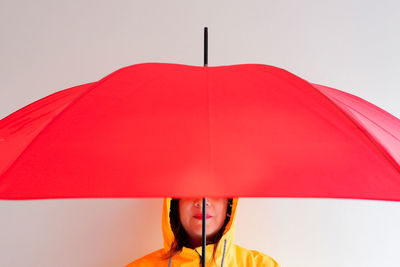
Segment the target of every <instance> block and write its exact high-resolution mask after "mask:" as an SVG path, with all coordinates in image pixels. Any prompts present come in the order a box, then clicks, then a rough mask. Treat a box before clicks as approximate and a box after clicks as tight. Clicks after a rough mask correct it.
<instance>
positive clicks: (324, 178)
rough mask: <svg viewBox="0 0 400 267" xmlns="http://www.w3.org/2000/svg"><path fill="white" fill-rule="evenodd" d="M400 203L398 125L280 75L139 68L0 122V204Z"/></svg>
mask: <svg viewBox="0 0 400 267" xmlns="http://www.w3.org/2000/svg"><path fill="white" fill-rule="evenodd" d="M164 196H170V197H327V198H361V199H380V200H400V120H399V119H397V118H395V117H394V116H392V115H390V114H389V113H387V112H385V111H384V110H382V109H380V108H378V107H376V106H374V105H373V104H371V103H369V102H367V101H365V100H362V99H361V98H359V97H356V96H354V95H351V94H348V93H345V92H342V91H339V90H336V89H333V88H329V87H325V86H321V85H316V84H312V83H309V82H307V81H305V80H303V79H301V78H299V77H297V76H296V75H293V74H291V73H289V72H287V71H285V70H283V69H280V68H276V67H272V66H267V65H261V64H243V65H231V66H218V67H198V66H188V65H180V64H169V63H144V64H137V65H133V66H129V67H125V68H122V69H120V70H117V71H115V72H114V73H112V74H110V75H108V76H106V77H105V78H103V79H102V80H100V81H98V82H94V83H90V84H85V85H81V86H77V87H73V88H70V89H66V90H63V91H59V92H57V93H55V94H52V95H50V96H47V97H45V98H43V99H41V100H38V101H36V102H34V103H32V104H30V105H28V106H26V107H24V108H22V109H20V110H18V111H16V112H14V113H13V114H11V115H9V116H8V117H6V118H4V119H3V120H1V121H0V198H1V199H38V198H40V199H43V198H82V197H164Z"/></svg>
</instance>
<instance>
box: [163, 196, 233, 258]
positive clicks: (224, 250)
mask: <svg viewBox="0 0 400 267" xmlns="http://www.w3.org/2000/svg"><path fill="white" fill-rule="evenodd" d="M237 204H238V198H233V201H232V211H231V216H230V219H229V222H228V223H227V225H226V226H225V230H224V232H223V235H222V237H221V239H220V241H219V243H218V247H217V250H216V253H215V260H216V262H217V263H218V262H222V261H227V260H228V258H229V257H230V255H229V254H230V253H229V251H230V248H231V247H232V246H233V239H234V233H235V218H236V209H237ZM170 208H171V198H164V203H163V212H162V233H163V238H164V251H165V253H167V252H168V251H169V250H170V248H171V245H172V243H173V241H174V233H173V231H172V228H171V224H170V216H169V214H170ZM213 250H214V244H209V245H207V246H206V263H207V264H212V263H211V260H212V253H213ZM201 254H202V247H201V246H199V247H196V248H195V249H191V248H187V247H183V249H182V252H181V253H179V254H178V255H176V256H174V257H173V258H172V261H174V258H175V257H180V258H186V259H187V261H188V262H190V261H192V260H193V258H196V259H199V256H201ZM180 260H182V259H180ZM207 266H212V265H207Z"/></svg>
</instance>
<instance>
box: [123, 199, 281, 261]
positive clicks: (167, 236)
mask: <svg viewBox="0 0 400 267" xmlns="http://www.w3.org/2000/svg"><path fill="white" fill-rule="evenodd" d="M170 203H171V198H165V199H164V204H163V213H162V233H163V237H164V248H162V249H159V250H157V251H154V252H153V253H150V254H148V255H146V256H144V257H142V258H139V259H137V260H135V261H134V262H132V263H130V264H128V265H127V266H126V267H137V266H140V267H142V266H149V267H150V266H171V267H178V266H181V267H189V266H196V267H198V266H199V265H200V256H201V253H202V248H201V246H200V247H197V248H195V249H191V248H187V247H183V249H182V251H181V252H180V253H178V254H176V255H175V256H173V257H172V258H170V259H161V257H162V256H163V255H164V254H165V253H166V252H168V251H169V249H170V246H171V244H172V242H173V240H174V233H173V232H172V229H171V225H170V221H169V210H170ZM237 203H238V199H237V198H234V199H233V203H232V214H231V218H230V220H229V222H228V224H227V225H226V227H225V231H224V233H223V235H222V237H221V239H220V241H219V244H218V247H217V251H216V253H215V262H216V264H215V263H214V262H213V261H212V259H211V257H212V252H213V249H214V244H210V245H207V246H206V266H210V267H214V266H223V267H234V266H235V267H236V266H246V267H252V266H263V267H280V265H279V264H278V263H277V262H276V261H275V260H274V259H273V258H271V257H270V256H268V255H266V254H264V253H261V252H258V251H255V250H247V249H245V248H242V247H239V246H238V245H235V244H233V237H234V232H235V217H236V208H237Z"/></svg>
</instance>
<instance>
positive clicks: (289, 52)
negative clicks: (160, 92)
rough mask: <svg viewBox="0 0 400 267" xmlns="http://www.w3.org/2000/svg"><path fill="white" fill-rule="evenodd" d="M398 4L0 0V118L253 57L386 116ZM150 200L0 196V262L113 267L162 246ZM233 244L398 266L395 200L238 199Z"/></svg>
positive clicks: (331, 261)
mask: <svg viewBox="0 0 400 267" xmlns="http://www.w3.org/2000/svg"><path fill="white" fill-rule="evenodd" d="M399 10H400V4H399V3H398V1H395V0H392V1H388V0H383V1H369V0H331V1H321V0H302V1H296V0H291V1H290V0H281V1H271V0H264V1H250V0H247V1H211V0H210V1H189V0H182V1H175V0H174V1H172V0H169V1H162V0H159V1H153V0H152V1H149V0H147V1H132V0H131V1H127V0H126V1H123V0H113V1H104V0H91V1H89V0H79V1H77V0H75V1H72V0H68V1H66V0H63V1H50V0H37V1H28V0H25V1H11V0H0V38H1V39H0V40H1V42H0V118H3V117H5V116H6V115H8V114H10V113H12V112H13V111H15V110H17V109H19V108H21V107H23V106H25V105H27V104H29V103H31V102H33V101H35V100H37V99H39V98H42V97H44V96H46V95H48V94H51V93H53V92H56V91H58V90H61V89H65V88H69V87H72V86H75V85H79V84H83V83H88V82H92V81H97V80H99V79H100V78H102V77H104V76H105V75H107V74H109V73H110V72H112V71H114V70H116V69H118V68H121V67H124V66H127V65H133V64H137V63H143V62H171V63H181V64H188V65H198V66H202V64H203V27H204V26H207V27H209V65H210V66H217V65H231V64H239V63H261V64H268V65H274V66H277V67H281V68H284V69H286V70H288V71H291V72H293V73H294V74H296V75H298V76H301V77H303V78H305V79H307V80H309V81H310V82H313V83H319V84H323V85H327V86H330V87H334V88H337V89H340V90H344V91H347V92H349V93H352V94H355V95H357V96H360V97H362V98H364V99H366V100H368V101H370V102H372V103H374V104H376V105H378V106H380V107H381V108H383V109H385V110H387V111H388V112H390V113H392V114H393V115H395V116H397V117H400V105H399V100H400V78H399V77H400V75H399V74H400V64H399V62H400V52H399V47H400V26H399V25H400V16H399ZM161 204H162V201H161V199H69V200H68V199H65V200H64V199H58V200H35V201H0V266H1V267H13V266H15V267H22V266H24V267H25V266H30V267H50V266H59V267H71V266H74V267H75V266H76V267H88V266H93V267H110V266H124V265H125V264H127V263H129V262H130V261H132V260H133V259H135V258H137V257H139V256H142V255H144V254H145V253H149V252H151V251H153V250H155V249H158V248H160V247H161V246H162V240H161V227H160V223H161ZM238 215H239V216H238V222H237V234H236V241H237V244H239V245H242V246H245V247H247V248H249V249H256V250H259V251H262V252H264V253H267V254H269V255H271V256H272V257H274V258H275V259H276V260H277V261H278V262H280V263H281V264H282V266H284V267H303V266H304V267H337V266H341V267H372V266H385V267H392V266H393V267H397V266H400V243H399V240H400V228H399V225H400V203H397V202H384V201H366V200H343V199H341V200H339V199H336V200H335V199H277V198H274V199H272V198H270V199H241V200H240V203H239V211H238Z"/></svg>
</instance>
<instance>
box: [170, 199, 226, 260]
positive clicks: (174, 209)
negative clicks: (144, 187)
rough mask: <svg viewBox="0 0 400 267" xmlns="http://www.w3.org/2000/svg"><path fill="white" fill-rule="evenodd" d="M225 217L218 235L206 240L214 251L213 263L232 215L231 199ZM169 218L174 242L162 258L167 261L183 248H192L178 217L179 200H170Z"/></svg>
mask: <svg viewBox="0 0 400 267" xmlns="http://www.w3.org/2000/svg"><path fill="white" fill-rule="evenodd" d="M226 213H227V216H226V218H225V222H224V224H223V226H222V227H221V229H220V230H219V231H218V233H217V234H216V235H215V236H214V237H213V238H212V239H211V240H207V244H214V250H213V254H212V259H213V261H214V262H215V252H216V251H217V246H218V243H219V241H220V239H221V237H222V235H223V233H224V231H225V227H226V225H227V224H228V222H229V220H230V216H231V213H232V199H228V206H227V212H226ZM169 218H170V224H171V228H172V232H173V233H174V236H175V238H174V241H173V243H172V246H171V249H170V250H169V251H168V253H166V254H165V256H164V258H165V259H168V258H171V257H173V256H175V255H176V254H178V253H179V252H181V251H182V248H183V247H188V248H193V247H192V244H191V243H190V241H189V236H188V234H187V233H186V231H185V229H184V228H183V225H182V224H181V221H180V217H179V199H175V198H173V199H171V207H170V211H169Z"/></svg>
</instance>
